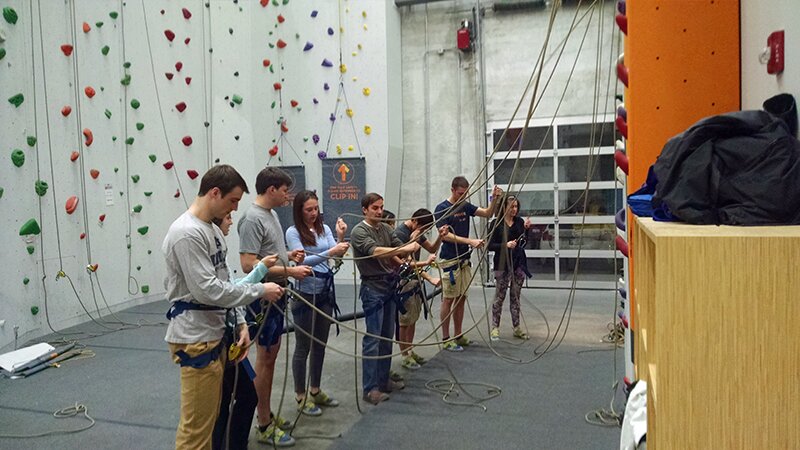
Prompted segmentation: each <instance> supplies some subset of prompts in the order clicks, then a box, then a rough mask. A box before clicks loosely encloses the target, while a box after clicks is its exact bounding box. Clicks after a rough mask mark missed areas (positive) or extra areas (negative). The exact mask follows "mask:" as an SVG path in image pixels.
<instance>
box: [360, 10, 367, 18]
mask: <svg viewBox="0 0 800 450" xmlns="http://www.w3.org/2000/svg"><path fill="white" fill-rule="evenodd" d="M361 17H363V18H365V19H366V18H367V12H366V11H361Z"/></svg>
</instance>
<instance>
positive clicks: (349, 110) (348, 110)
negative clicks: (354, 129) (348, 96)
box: [344, 108, 353, 117]
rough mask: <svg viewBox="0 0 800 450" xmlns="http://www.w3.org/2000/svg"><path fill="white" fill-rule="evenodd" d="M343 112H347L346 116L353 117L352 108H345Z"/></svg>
mask: <svg viewBox="0 0 800 450" xmlns="http://www.w3.org/2000/svg"><path fill="white" fill-rule="evenodd" d="M344 112H345V114H347V117H353V110H352V109H350V108H347V109H346V110H344Z"/></svg>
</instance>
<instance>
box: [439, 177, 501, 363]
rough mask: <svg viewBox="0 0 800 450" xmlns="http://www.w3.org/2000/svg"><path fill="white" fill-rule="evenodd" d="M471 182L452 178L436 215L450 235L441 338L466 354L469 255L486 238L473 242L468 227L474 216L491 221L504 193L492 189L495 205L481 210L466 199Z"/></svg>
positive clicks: (445, 244)
mask: <svg viewBox="0 0 800 450" xmlns="http://www.w3.org/2000/svg"><path fill="white" fill-rule="evenodd" d="M468 190H469V182H468V181H467V179H466V178H464V177H463V176H457V177H455V178H453V182H452V183H451V185H450V197H449V198H448V199H447V200H445V201H443V202H441V203H439V204H438V205H436V211H435V212H434V216H435V218H436V226H437V227H441V226H444V225H446V226H448V227H449V228H450V232H449V233H448V234H447V235H445V236H443V237H442V249H441V251H440V252H439V258H440V259H441V261H442V262H441V264H440V266H441V268H442V270H443V271H444V277H443V280H442V291H443V297H444V298H443V299H442V311H441V320H442V337H443V340H444V341H446V342H445V344H444V349H445V350H449V351H451V352H460V351H463V350H464V348H463V346H467V345H469V344H470V340H469V339H468V338H467V337H466V336H464V335H463V334H462V330H461V324H462V323H463V321H464V303H465V302H466V300H467V291H468V290H469V285H470V282H471V281H472V270H471V269H470V262H469V258H470V254H471V253H472V249H473V248H481V247H483V245H484V243H485V242H484V240H483V239H470V237H469V227H470V219H471V218H472V217H475V216H478V217H485V218H489V217H492V215H494V211H495V209H496V206H497V201H498V200H499V199H500V197H501V196H502V194H503V191H502V190H501V189H500V188H499V187H498V186H495V187H494V189H493V190H492V202H491V204H490V205H489V207H488V208H479V207H477V206H475V205H473V204H472V203H470V202H469V201H468V199H467V198H466V194H467V191H468ZM451 315H452V316H453V333H454V334H455V339H452V340H451V339H450V316H451Z"/></svg>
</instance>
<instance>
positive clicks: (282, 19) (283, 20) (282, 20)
mask: <svg viewBox="0 0 800 450" xmlns="http://www.w3.org/2000/svg"><path fill="white" fill-rule="evenodd" d="M285 21H286V18H285V17H283V14H278V23H283V22H285Z"/></svg>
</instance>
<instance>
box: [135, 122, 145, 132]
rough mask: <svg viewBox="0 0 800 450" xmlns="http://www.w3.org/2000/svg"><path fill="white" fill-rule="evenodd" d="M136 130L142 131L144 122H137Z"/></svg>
mask: <svg viewBox="0 0 800 450" xmlns="http://www.w3.org/2000/svg"><path fill="white" fill-rule="evenodd" d="M136 129H137V130H139V131H142V129H144V124H143V123H142V122H137V123H136Z"/></svg>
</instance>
